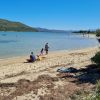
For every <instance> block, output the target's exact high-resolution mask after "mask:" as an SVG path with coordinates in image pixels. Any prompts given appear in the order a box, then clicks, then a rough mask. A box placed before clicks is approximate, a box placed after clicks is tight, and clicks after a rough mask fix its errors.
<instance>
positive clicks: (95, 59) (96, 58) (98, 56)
mask: <svg viewBox="0 0 100 100" xmlns="http://www.w3.org/2000/svg"><path fill="white" fill-rule="evenodd" d="M91 60H92V61H93V62H95V63H96V64H100V51H99V52H97V53H96V55H95V56H94V57H93V58H91Z"/></svg>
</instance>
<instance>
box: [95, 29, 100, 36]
mask: <svg viewBox="0 0 100 100" xmlns="http://www.w3.org/2000/svg"><path fill="white" fill-rule="evenodd" d="M96 36H97V37H99V36H100V29H98V30H96Z"/></svg>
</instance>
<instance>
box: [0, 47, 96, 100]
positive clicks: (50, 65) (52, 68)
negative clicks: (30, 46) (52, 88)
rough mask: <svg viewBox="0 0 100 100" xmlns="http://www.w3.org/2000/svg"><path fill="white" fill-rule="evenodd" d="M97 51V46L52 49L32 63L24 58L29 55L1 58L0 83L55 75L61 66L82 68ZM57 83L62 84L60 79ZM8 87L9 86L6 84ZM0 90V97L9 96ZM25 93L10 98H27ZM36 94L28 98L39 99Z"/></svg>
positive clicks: (19, 99)
mask: <svg viewBox="0 0 100 100" xmlns="http://www.w3.org/2000/svg"><path fill="white" fill-rule="evenodd" d="M97 51H98V47H93V48H85V49H80V50H71V51H67V50H61V51H53V52H49V54H48V55H44V58H43V59H42V60H41V61H36V62H34V63H26V59H27V58H29V56H23V57H13V58H7V59H1V60H0V84H5V83H6V84H9V83H17V82H18V81H19V80H21V79H25V80H29V81H34V80H36V79H37V78H38V77H39V76H41V75H49V76H50V77H57V74H58V72H57V69H58V68H61V67H65V68H68V67H74V68H77V69H80V68H84V67H85V66H87V65H90V64H92V62H91V60H90V59H91V57H93V56H94V55H95V53H96V52H97ZM58 83H59V84H58ZM58 83H57V82H56V86H60V85H63V82H61V81H59V82H58ZM8 88H10V87H9V86H8ZM1 90H2V89H1V88H0V96H1V97H2V95H3V96H5V97H6V96H9V95H8V94H9V93H7V91H6V90H5V91H6V93H4V94H3V93H2V91H1ZM42 90H43V89H42ZM9 91H10V93H12V92H14V91H15V87H14V89H13V90H11V89H9ZM31 92H32V91H31ZM27 94H28V93H26V94H24V95H21V96H19V97H18V98H17V99H14V98H13V99H12V100H24V99H23V98H28V97H27V96H26V95H27ZM29 94H31V93H29ZM39 94H42V93H41V92H39V93H38V95H39ZM44 94H45V93H44ZM36 96H37V95H35V97H34V99H30V100H39V98H38V99H36V98H37V97H36ZM16 97H17V96H16ZM29 98H30V96H29ZM0 100H1V99H0ZM2 100H3V99H2ZM5 100H6V99H5Z"/></svg>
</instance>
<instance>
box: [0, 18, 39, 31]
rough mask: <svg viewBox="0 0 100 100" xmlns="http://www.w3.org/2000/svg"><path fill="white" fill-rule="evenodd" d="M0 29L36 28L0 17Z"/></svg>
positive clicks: (24, 29) (19, 29)
mask: <svg viewBox="0 0 100 100" xmlns="http://www.w3.org/2000/svg"><path fill="white" fill-rule="evenodd" d="M0 31H18V32H28V31H29V32H36V31H37V29H35V28H32V27H30V26H27V25H25V24H22V23H20V22H12V21H8V20H4V19H0Z"/></svg>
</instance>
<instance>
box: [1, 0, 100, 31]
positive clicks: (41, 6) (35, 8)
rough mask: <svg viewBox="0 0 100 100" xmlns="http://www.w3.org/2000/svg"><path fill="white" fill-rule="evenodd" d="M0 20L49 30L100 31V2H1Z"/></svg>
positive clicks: (32, 0)
mask: <svg viewBox="0 0 100 100" xmlns="http://www.w3.org/2000/svg"><path fill="white" fill-rule="evenodd" d="M0 18H3V19H8V20H12V21H20V22H23V23H25V24H27V25H30V26H32V27H43V28H49V29H64V30H78V29H97V28H100V0H0Z"/></svg>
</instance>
